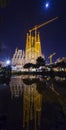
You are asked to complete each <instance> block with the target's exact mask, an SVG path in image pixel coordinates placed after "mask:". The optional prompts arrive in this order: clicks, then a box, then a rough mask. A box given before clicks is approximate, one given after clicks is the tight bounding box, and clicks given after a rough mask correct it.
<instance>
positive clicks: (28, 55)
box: [25, 17, 58, 63]
mask: <svg viewBox="0 0 66 130" xmlns="http://www.w3.org/2000/svg"><path fill="white" fill-rule="evenodd" d="M56 19H58V17H56V18H53V19H51V20H49V21H47V22H44V23H43V24H40V25H37V26H35V27H34V28H32V29H31V30H29V34H27V38H26V49H25V59H26V63H29V62H31V63H35V62H36V59H37V58H38V57H39V56H42V54H41V42H40V35H39V33H37V29H39V28H41V27H43V26H45V25H47V24H49V23H51V22H53V21H54V20H56ZM32 33H33V35H32Z"/></svg>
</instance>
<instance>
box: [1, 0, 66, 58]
mask: <svg viewBox="0 0 66 130" xmlns="http://www.w3.org/2000/svg"><path fill="white" fill-rule="evenodd" d="M47 2H48V3H49V6H48V8H46V6H45V4H46V3H47ZM56 16H58V17H59V19H58V20H55V21H54V22H52V23H49V24H48V25H46V26H44V27H42V28H40V29H38V31H39V32H40V36H41V47H42V53H43V54H44V55H45V57H46V59H48V56H49V55H50V54H51V53H53V52H56V55H55V56H54V60H56V59H57V58H59V57H60V58H61V57H66V0H0V48H1V52H0V60H5V59H11V58H12V56H13V53H14V51H15V48H16V47H18V48H19V49H22V50H23V49H24V50H25V44H26V33H27V32H28V30H29V29H31V28H33V27H34V26H35V25H38V24H42V23H43V22H46V21H47V20H49V19H52V18H54V17H56Z"/></svg>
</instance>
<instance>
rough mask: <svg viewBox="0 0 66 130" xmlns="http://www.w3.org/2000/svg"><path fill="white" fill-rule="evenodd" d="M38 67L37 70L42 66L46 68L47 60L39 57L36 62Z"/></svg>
mask: <svg viewBox="0 0 66 130" xmlns="http://www.w3.org/2000/svg"><path fill="white" fill-rule="evenodd" d="M36 66H37V68H38V67H40V66H45V59H44V58H43V57H41V56H40V57H38V58H37V60H36Z"/></svg>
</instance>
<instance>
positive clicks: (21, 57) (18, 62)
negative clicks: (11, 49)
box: [12, 48, 25, 70]
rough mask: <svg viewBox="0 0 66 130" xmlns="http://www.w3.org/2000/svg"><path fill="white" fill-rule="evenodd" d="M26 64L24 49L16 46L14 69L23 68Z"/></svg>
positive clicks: (13, 61) (13, 60)
mask: <svg viewBox="0 0 66 130" xmlns="http://www.w3.org/2000/svg"><path fill="white" fill-rule="evenodd" d="M24 64H25V53H24V51H22V50H19V49H18V48H16V49H15V53H14V55H13V58H12V69H13V70H21V69H22V68H23V65H24Z"/></svg>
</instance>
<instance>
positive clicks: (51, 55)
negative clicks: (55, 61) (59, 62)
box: [48, 52, 56, 64]
mask: <svg viewBox="0 0 66 130" xmlns="http://www.w3.org/2000/svg"><path fill="white" fill-rule="evenodd" d="M55 54H56V53H55V52H54V53H52V54H50V56H49V57H48V58H49V59H50V64H52V58H53V56H54V55H55Z"/></svg>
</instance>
